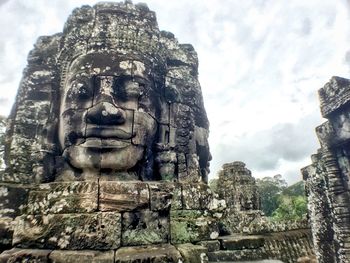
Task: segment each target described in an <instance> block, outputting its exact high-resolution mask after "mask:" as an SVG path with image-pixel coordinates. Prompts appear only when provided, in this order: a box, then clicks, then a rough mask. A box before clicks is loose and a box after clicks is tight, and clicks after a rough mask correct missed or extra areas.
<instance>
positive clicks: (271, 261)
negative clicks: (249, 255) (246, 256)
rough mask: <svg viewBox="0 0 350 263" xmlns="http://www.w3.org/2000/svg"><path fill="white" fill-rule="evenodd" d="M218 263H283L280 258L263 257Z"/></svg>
mask: <svg viewBox="0 0 350 263" xmlns="http://www.w3.org/2000/svg"><path fill="white" fill-rule="evenodd" d="M208 263H214V262H213V261H209V262H208ZM220 263H283V262H282V261H280V260H274V259H264V260H254V261H221V262H220Z"/></svg>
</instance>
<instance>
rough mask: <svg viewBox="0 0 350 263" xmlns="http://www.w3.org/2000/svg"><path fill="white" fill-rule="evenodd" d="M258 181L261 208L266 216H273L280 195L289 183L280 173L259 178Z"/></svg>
mask: <svg viewBox="0 0 350 263" xmlns="http://www.w3.org/2000/svg"><path fill="white" fill-rule="evenodd" d="M256 183H257V186H258V189H259V194H260V200H261V210H262V211H263V212H264V213H265V215H266V216H271V215H272V213H273V211H275V210H276V209H277V207H278V206H279V199H278V198H279V195H280V194H281V193H282V192H283V190H284V189H285V188H286V187H287V183H286V181H285V180H284V179H283V178H282V176H281V175H280V174H278V175H275V176H274V177H264V178H262V179H257V180H256Z"/></svg>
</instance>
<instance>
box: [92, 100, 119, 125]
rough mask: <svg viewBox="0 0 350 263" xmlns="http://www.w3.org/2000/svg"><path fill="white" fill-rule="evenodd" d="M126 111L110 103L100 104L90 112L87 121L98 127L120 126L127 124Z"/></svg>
mask: <svg viewBox="0 0 350 263" xmlns="http://www.w3.org/2000/svg"><path fill="white" fill-rule="evenodd" d="M125 118H126V116H125V111H124V110H123V109H122V108H119V107H116V106H115V105H113V104H112V103H109V102H100V103H98V104H96V105H95V106H93V107H92V108H90V109H89V110H88V113H87V116H86V121H87V123H90V124H96V125H120V124H123V123H125Z"/></svg>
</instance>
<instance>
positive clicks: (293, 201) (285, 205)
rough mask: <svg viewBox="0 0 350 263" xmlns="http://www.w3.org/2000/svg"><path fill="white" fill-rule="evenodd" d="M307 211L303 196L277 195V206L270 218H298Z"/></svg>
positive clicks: (303, 215)
mask: <svg viewBox="0 0 350 263" xmlns="http://www.w3.org/2000/svg"><path fill="white" fill-rule="evenodd" d="M306 213H307V201H306V197H305V196H301V195H299V196H288V195H281V196H280V197H279V206H278V207H277V209H276V210H275V211H274V212H273V213H272V219H273V220H276V221H280V220H298V219H302V218H303V217H305V215H306Z"/></svg>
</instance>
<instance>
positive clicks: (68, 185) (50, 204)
mask: <svg viewBox="0 0 350 263" xmlns="http://www.w3.org/2000/svg"><path fill="white" fill-rule="evenodd" d="M97 195H98V183H97V181H86V182H59V183H50V184H40V185H38V187H37V188H36V189H35V190H31V191H30V193H29V198H28V205H27V213H28V214H68V213H91V212H95V211H97Z"/></svg>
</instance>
